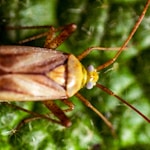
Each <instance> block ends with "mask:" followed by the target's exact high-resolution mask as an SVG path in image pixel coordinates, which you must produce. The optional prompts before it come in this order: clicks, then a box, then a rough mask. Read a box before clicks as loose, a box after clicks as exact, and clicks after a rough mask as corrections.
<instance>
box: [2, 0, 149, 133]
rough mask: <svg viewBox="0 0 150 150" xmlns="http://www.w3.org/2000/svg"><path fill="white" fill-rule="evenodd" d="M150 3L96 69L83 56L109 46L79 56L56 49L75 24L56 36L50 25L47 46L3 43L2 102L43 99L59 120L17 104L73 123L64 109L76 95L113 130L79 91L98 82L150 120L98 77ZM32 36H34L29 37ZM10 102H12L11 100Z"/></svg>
mask: <svg viewBox="0 0 150 150" xmlns="http://www.w3.org/2000/svg"><path fill="white" fill-rule="evenodd" d="M149 5H150V0H148V1H147V3H146V5H145V7H144V10H143V11H142V14H141V16H140V17H139V19H138V21H137V23H136V24H135V26H134V27H133V29H132V31H131V33H130V35H129V36H128V38H127V39H126V41H125V42H124V44H123V45H122V46H121V47H120V48H119V50H118V52H117V53H116V55H115V56H114V57H113V58H112V59H111V60H109V61H107V62H106V63H104V64H102V65H100V66H98V67H97V68H96V69H95V68H94V67H93V66H92V65H90V66H89V67H88V69H85V67H84V66H83V65H82V64H81V63H80V60H82V59H83V58H84V57H86V56H87V55H88V54H89V53H90V52H91V51H93V50H105V49H107V50H108V49H109V48H102V47H90V48H88V49H87V50H85V51H84V52H83V53H81V54H80V55H79V56H77V57H75V56H74V55H72V54H66V53H63V52H59V51H56V50H55V49H56V48H57V47H58V46H59V45H60V44H61V43H62V42H64V40H65V39H66V38H68V37H69V36H70V34H71V33H72V32H74V31H75V30H76V25H75V24H69V25H67V26H65V27H63V28H61V33H60V34H59V35H58V36H55V37H54V34H55V32H57V31H58V30H57V29H55V28H54V27H50V30H49V32H47V33H45V34H43V35H46V36H47V38H46V42H45V45H44V47H45V48H38V47H27V46H0V102H6V101H31V100H32V101H42V103H43V104H44V105H45V106H46V107H47V108H48V109H50V110H51V111H52V113H53V114H54V115H55V116H56V117H57V118H58V119H59V121H57V120H54V119H51V118H49V117H47V116H46V115H40V114H37V113H34V112H31V111H28V110H25V109H23V108H20V107H18V106H14V107H16V108H18V109H21V110H23V111H26V112H28V113H30V114H32V115H33V116H34V117H33V119H35V118H45V119H48V120H51V121H52V122H55V123H59V124H61V125H63V126H66V127H68V126H70V125H71V121H70V120H69V118H68V117H67V116H66V115H65V112H66V111H71V110H72V109H73V108H74V105H73V104H72V103H71V102H70V101H69V100H68V98H69V97H72V96H73V95H75V96H76V97H78V98H79V99H80V100H81V101H82V102H83V103H84V104H85V105H86V106H87V107H89V108H91V109H92V110H93V111H94V112H95V113H96V114H98V116H100V117H101V118H102V119H103V120H104V122H105V123H106V124H107V126H108V127H109V128H111V129H112V130H113V127H112V124H111V123H110V122H109V121H108V120H107V119H106V118H105V117H104V116H103V115H102V114H101V113H100V112H99V111H98V110H97V109H96V108H95V107H93V106H92V105H91V104H90V102H89V101H88V100H87V99H86V98H84V97H83V96H82V95H81V94H80V93H79V92H78V91H79V90H80V89H81V88H82V87H84V86H86V87H87V88H88V89H91V88H92V87H93V86H96V87H98V88H100V89H102V90H103V91H105V92H106V93H108V94H109V95H112V96H114V97H116V98H117V99H118V100H120V101H122V102H123V103H124V104H126V105H127V106H129V107H130V108H131V109H133V110H134V111H136V112H137V113H138V114H139V115H140V116H142V117H143V118H144V119H145V120H146V121H147V122H150V119H149V118H148V117H146V116H145V115H144V114H142V113H141V112H140V111H138V110H137V109H136V108H135V107H133V106H132V105H130V104H129V103H127V102H126V101H125V100H123V99H122V98H121V97H119V96H117V95H116V94H114V93H113V92H112V91H111V90H109V89H108V88H106V87H104V86H103V85H101V84H99V83H96V82H97V80H98V73H97V72H98V71H100V70H102V69H104V68H106V67H108V66H109V65H111V64H112V63H114V62H115V61H116V59H117V58H118V57H119V55H120V54H121V53H122V51H123V49H124V48H126V46H127V44H128V42H129V41H130V39H131V38H132V36H133V35H134V33H135V32H136V30H137V28H138V27H139V25H140V23H141V21H142V19H143V17H144V15H145V13H146V11H147V9H148V7H149ZM29 28H30V27H29ZM31 28H32V27H31ZM43 35H40V36H43ZM40 36H39V37H40ZM32 39H33V38H31V39H29V40H32ZM24 42H26V40H25V41H22V43H24ZM110 49H111V48H110ZM113 49H117V48H113ZM55 99H61V101H62V102H63V103H65V104H66V105H67V106H69V108H68V109H67V110H61V109H60V108H59V107H58V106H57V105H56V104H55V102H54V101H53V100H55ZM7 104H8V105H11V104H9V103H7ZM11 106H13V105H11ZM31 120H32V119H29V120H26V121H25V122H29V121H31ZM21 124H22V123H21ZM21 124H20V125H21ZM20 125H19V126H20Z"/></svg>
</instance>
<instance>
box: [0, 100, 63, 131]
mask: <svg viewBox="0 0 150 150" xmlns="http://www.w3.org/2000/svg"><path fill="white" fill-rule="evenodd" d="M3 104H5V105H8V106H10V107H12V108H14V109H18V110H21V111H24V112H26V113H28V114H30V115H31V116H32V117H28V118H25V119H23V120H21V121H20V122H19V124H18V125H17V127H16V128H15V129H14V130H13V132H16V131H18V130H19V129H20V128H21V127H22V126H23V125H24V124H27V123H29V122H31V121H33V120H37V119H46V120H48V121H51V122H54V123H57V124H61V123H60V122H59V121H57V120H55V119H52V118H50V117H49V116H47V115H45V114H39V113H37V112H32V111H30V110H27V109H25V108H22V107H20V106H17V105H14V104H12V103H8V102H3Z"/></svg>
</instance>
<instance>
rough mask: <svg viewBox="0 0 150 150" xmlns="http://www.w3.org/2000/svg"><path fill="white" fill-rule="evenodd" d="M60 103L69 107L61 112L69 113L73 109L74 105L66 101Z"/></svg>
mask: <svg viewBox="0 0 150 150" xmlns="http://www.w3.org/2000/svg"><path fill="white" fill-rule="evenodd" d="M61 101H62V102H63V103H65V104H66V105H67V106H68V107H69V108H68V109H65V110H63V111H64V112H69V111H72V110H73V109H74V104H73V103H72V102H70V101H69V100H68V99H62V100H61Z"/></svg>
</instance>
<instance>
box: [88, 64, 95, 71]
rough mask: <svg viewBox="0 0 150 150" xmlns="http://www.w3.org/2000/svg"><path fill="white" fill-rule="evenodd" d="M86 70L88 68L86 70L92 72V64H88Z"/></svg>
mask: <svg viewBox="0 0 150 150" xmlns="http://www.w3.org/2000/svg"><path fill="white" fill-rule="evenodd" d="M87 70H88V72H93V71H94V70H95V69H94V67H93V65H89V66H88V68H87Z"/></svg>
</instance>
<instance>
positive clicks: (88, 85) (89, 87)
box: [86, 81, 94, 89]
mask: <svg viewBox="0 0 150 150" xmlns="http://www.w3.org/2000/svg"><path fill="white" fill-rule="evenodd" d="M93 86H94V84H93V82H91V81H89V82H88V83H87V84H86V88H87V89H92V88H93Z"/></svg>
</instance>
